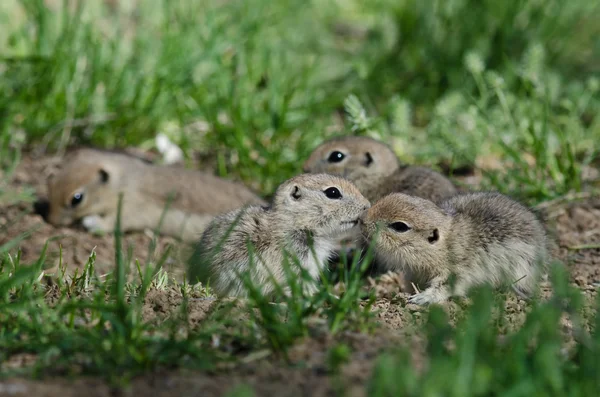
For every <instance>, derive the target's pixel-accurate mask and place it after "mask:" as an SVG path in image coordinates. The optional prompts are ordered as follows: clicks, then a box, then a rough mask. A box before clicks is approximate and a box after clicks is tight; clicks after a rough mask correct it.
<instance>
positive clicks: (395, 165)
mask: <svg viewBox="0 0 600 397" xmlns="http://www.w3.org/2000/svg"><path fill="white" fill-rule="evenodd" d="M304 172H326V173H329V174H334V175H341V176H343V177H345V178H347V179H348V180H350V181H351V182H353V183H354V184H355V185H356V186H357V187H358V189H359V190H360V191H361V192H362V194H364V195H365V197H366V198H367V199H369V200H370V201H371V202H373V203H374V202H375V201H377V200H378V199H380V198H381V197H383V196H385V195H387V194H389V193H392V192H401V193H406V194H410V195H412V196H417V197H422V198H425V199H428V200H432V201H437V200H441V199H444V198H446V197H449V196H451V195H453V194H456V193H457V189H456V187H455V186H454V184H453V183H452V182H450V180H448V178H446V177H444V176H443V175H442V174H440V173H438V172H436V171H433V170H431V169H429V168H425V167H417V166H407V165H402V164H401V163H400V161H398V157H396V154H395V153H394V151H393V150H392V149H391V148H390V147H389V146H387V145H385V144H384V143H383V142H380V141H377V140H375V139H372V138H368V137H362V136H346V137H339V138H333V139H331V140H328V141H326V142H324V143H322V144H321V145H320V146H318V147H317V148H316V149H315V150H314V151H313V152H312V154H311V155H310V156H309V158H308V159H307V160H306V162H305V163H304Z"/></svg>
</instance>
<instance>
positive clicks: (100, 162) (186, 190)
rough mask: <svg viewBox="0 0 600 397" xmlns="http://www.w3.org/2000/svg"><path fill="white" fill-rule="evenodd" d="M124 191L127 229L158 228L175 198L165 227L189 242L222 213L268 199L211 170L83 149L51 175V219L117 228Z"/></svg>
mask: <svg viewBox="0 0 600 397" xmlns="http://www.w3.org/2000/svg"><path fill="white" fill-rule="evenodd" d="M121 192H122V193H123V208H122V217H121V228H122V230H123V231H133V230H143V229H146V228H156V227H157V226H158V223H159V220H160V217H161V215H162V214H163V212H164V209H165V207H166V205H167V203H168V202H169V200H170V206H169V210H168V212H167V213H166V215H165V218H164V220H163V224H162V227H161V232H162V233H163V234H167V235H172V236H177V237H181V238H182V239H183V240H186V241H192V240H196V239H197V238H198V237H199V236H200V235H201V234H202V231H203V230H204V229H205V228H206V226H208V224H209V223H210V221H211V220H212V219H213V218H214V216H215V215H217V214H219V213H223V212H225V211H230V210H232V209H234V208H238V207H241V206H242V205H244V204H247V203H257V204H264V202H263V201H262V200H261V199H260V198H259V197H258V196H257V195H256V194H254V193H253V192H252V191H250V190H249V189H248V188H246V187H245V186H244V185H242V184H238V183H235V182H232V181H228V180H225V179H221V178H218V177H216V176H213V175H210V174H207V173H202V172H199V171H194V170H188V169H184V168H181V167H166V166H157V165H153V164H151V163H149V162H147V161H143V160H141V159H139V158H136V157H133V156H130V155H127V154H123V153H118V152H111V151H105V150H99V149H89V148H84V149H78V150H75V151H73V152H71V153H69V154H67V155H66V156H65V158H64V159H63V161H62V166H61V169H60V170H59V171H58V173H57V174H56V175H54V176H51V177H50V178H49V180H48V197H49V210H48V216H47V220H48V222H49V223H51V224H54V225H69V224H71V223H73V222H75V221H77V220H81V221H82V224H83V226H84V227H85V228H86V229H88V230H90V231H112V230H113V229H114V226H115V221H116V216H117V205H118V197H119V193H121Z"/></svg>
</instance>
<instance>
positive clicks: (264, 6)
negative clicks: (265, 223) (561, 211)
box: [0, 0, 600, 203]
mask: <svg viewBox="0 0 600 397" xmlns="http://www.w3.org/2000/svg"><path fill="white" fill-rule="evenodd" d="M599 8H600V6H599V4H598V2H593V1H588V0H574V1H562V0H531V1H523V0H505V1H501V2H499V1H491V0H444V1H436V0H431V1H418V0H400V1H398V0H370V1H368V2H366V1H359V0H345V1H341V0H338V1H333V0H329V1H325V0H312V1H306V0H281V1H277V2H273V1H264V0H245V1H227V0H213V1H202V0H173V1H166V0H165V1H159V0H155V1H134V0H89V1H80V2H77V1H61V0H22V1H17V0H3V1H2V2H1V3H0V26H1V29H0V54H1V59H0V92H1V93H2V95H1V97H0V115H1V117H0V123H1V124H0V137H1V138H0V153H1V158H2V160H1V161H2V162H3V163H4V165H6V164H7V163H10V162H11V161H12V159H13V157H14V155H15V153H17V152H18V151H19V150H21V149H23V148H25V147H27V146H30V145H35V146H36V147H38V148H39V147H41V148H43V149H45V150H48V151H56V150H62V149H64V148H65V147H67V146H68V145H73V144H94V145H99V146H103V147H117V146H118V147H121V146H125V145H135V146H141V147H143V148H151V147H152V146H153V145H154V137H155V136H156V134H157V133H159V132H163V133H165V134H167V135H168V136H169V137H170V138H171V139H172V140H173V141H174V142H175V143H177V144H178V145H180V146H181V147H182V148H183V149H184V151H185V153H186V157H187V158H188V159H191V158H192V157H194V156H198V157H200V159H201V160H202V161H203V164H206V166H207V167H208V168H213V169H216V171H217V172H218V173H219V174H220V175H223V176H226V175H230V174H231V175H233V176H235V177H239V178H241V179H242V180H244V181H245V182H246V183H249V184H251V185H252V186H254V187H255V188H257V189H259V190H261V191H262V192H263V193H269V192H271V191H273V189H274V188H275V186H276V185H277V184H278V183H279V182H281V181H283V180H284V179H286V178H288V177H290V176H292V175H293V174H295V173H298V172H300V171H301V163H302V161H303V160H304V159H305V158H306V157H307V155H308V154H309V153H310V151H311V150H312V149H313V148H314V147H315V146H316V145H317V144H318V143H319V142H321V141H322V140H324V139H326V138H327V137H329V136H332V135H339V134H350V133H360V134H368V135H371V136H374V137H376V138H380V139H383V140H385V141H386V142H388V143H390V144H392V145H393V146H394V148H395V150H396V151H397V153H398V155H399V156H400V157H401V159H402V160H403V161H406V162H410V163H419V164H426V165H431V166H434V167H438V166H442V167H444V168H445V169H447V168H450V169H452V168H453V167H458V166H464V165H480V166H481V167H484V168H486V169H487V171H486V173H485V178H484V180H483V187H489V188H495V189H499V190H501V191H504V192H507V193H512V194H514V195H516V196H518V197H520V198H522V199H524V200H527V201H529V202H531V203H534V202H539V201H542V200H546V199H551V198H553V197H556V196H559V195H562V194H565V193H567V192H569V191H571V190H578V189H581V184H582V181H581V170H582V168H583V167H585V166H586V165H588V164H589V163H590V162H592V161H594V160H595V158H596V155H597V148H596V146H597V145H596V142H597V140H598V137H599V135H600V122H599V121H598V120H599V118H598V116H597V114H598V110H599V106H600V105H599V104H600V96H599V91H600V79H599V77H598V72H599V71H600V24H598V21H599V20H600V13H599ZM349 95H355V96H356V97H357V98H358V100H359V102H360V103H361V104H362V105H361V106H363V107H364V109H362V110H364V111H365V112H366V113H364V115H365V116H367V117H368V120H366V121H367V123H366V124H365V123H363V125H351V123H348V122H347V121H346V114H345V111H344V101H345V100H346V99H347V98H348V96H349ZM352 127H356V128H354V132H353V131H352V130H353V128H352Z"/></svg>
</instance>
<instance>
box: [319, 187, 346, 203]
mask: <svg viewBox="0 0 600 397" xmlns="http://www.w3.org/2000/svg"><path fill="white" fill-rule="evenodd" d="M323 193H325V196H327V198H330V199H332V200H337V199H341V198H342V193H340V191H339V190H338V189H337V188H335V187H329V188H327V189H325V191H324V192H323Z"/></svg>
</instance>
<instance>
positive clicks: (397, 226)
mask: <svg viewBox="0 0 600 397" xmlns="http://www.w3.org/2000/svg"><path fill="white" fill-rule="evenodd" d="M390 228H392V229H394V230H395V231H397V232H400V233H404V232H408V231H409V230H410V226H408V225H407V224H406V223H404V222H394V223H391V224H390Z"/></svg>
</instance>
